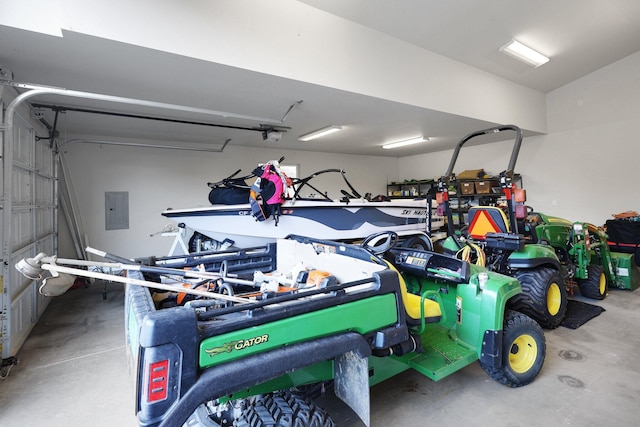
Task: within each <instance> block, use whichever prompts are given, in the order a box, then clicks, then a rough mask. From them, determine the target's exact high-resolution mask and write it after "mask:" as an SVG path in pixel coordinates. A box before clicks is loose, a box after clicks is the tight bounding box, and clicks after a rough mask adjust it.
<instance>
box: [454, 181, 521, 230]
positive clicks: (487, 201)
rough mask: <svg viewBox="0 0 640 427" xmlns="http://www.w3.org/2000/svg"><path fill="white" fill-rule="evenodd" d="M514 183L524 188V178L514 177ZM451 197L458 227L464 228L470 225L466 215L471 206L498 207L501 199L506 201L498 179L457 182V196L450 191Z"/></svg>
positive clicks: (455, 223) (455, 224) (455, 222)
mask: <svg viewBox="0 0 640 427" xmlns="http://www.w3.org/2000/svg"><path fill="white" fill-rule="evenodd" d="M513 181H514V182H515V183H516V184H517V185H518V187H519V188H522V176H520V175H519V174H516V175H514V176H513ZM449 196H450V199H449V200H450V206H451V213H452V216H453V220H454V226H456V227H462V226H463V225H465V224H467V223H468V220H467V218H466V215H465V214H466V213H467V212H468V211H469V208H470V207H471V206H497V205H498V204H499V202H500V199H503V200H504V195H503V194H502V189H501V188H500V182H499V181H498V178H497V177H496V178H485V179H459V180H457V181H456V188H455V194H454V193H453V192H452V191H450V192H449ZM505 203H506V201H505Z"/></svg>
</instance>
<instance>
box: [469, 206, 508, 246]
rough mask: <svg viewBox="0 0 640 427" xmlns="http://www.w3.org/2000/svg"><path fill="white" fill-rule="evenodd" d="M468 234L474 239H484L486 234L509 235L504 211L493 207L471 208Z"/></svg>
mask: <svg viewBox="0 0 640 427" xmlns="http://www.w3.org/2000/svg"><path fill="white" fill-rule="evenodd" d="M468 233H469V235H470V236H471V237H473V238H474V239H484V238H485V236H486V235H487V233H510V227H509V220H508V219H507V216H506V215H505V213H504V211H503V210H502V209H500V208H497V207H495V206H477V207H472V208H470V209H469V228H468Z"/></svg>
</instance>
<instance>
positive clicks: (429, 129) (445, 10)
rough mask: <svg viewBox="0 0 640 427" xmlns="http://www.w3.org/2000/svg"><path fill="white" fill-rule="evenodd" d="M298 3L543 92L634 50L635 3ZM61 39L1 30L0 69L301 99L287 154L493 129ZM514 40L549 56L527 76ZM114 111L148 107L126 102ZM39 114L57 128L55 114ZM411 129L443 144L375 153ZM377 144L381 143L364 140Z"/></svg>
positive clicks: (181, 134)
mask: <svg viewBox="0 0 640 427" xmlns="http://www.w3.org/2000/svg"><path fill="white" fill-rule="evenodd" d="M300 2H301V3H304V4H307V5H310V6H312V7H315V8H318V9H322V10H324V11H326V12H328V13H330V14H333V15H336V16H338V17H341V18H344V19H346V20H349V21H353V22H355V23H357V24H359V25H363V26H366V27H369V28H371V29H374V30H376V31H379V32H382V33H385V34H387V35H389V36H392V37H395V38H397V39H400V40H404V41H406V42H408V43H411V44H414V45H416V46H419V47H421V48H424V49H427V50H429V51H432V52H435V53H437V54H440V55H443V56H446V57H449V58H451V59H453V60H456V61H459V62H461V63H464V64H467V65H470V66H472V67H475V68H477V69H480V70H483V71H486V72H488V73H492V74H494V75H497V76H500V77H503V78H505V79H508V80H511V81H513V82H515V83H517V84H520V85H522V86H525V87H528V88H531V89H534V90H536V91H540V92H543V93H547V92H549V91H552V90H554V89H557V88H559V87H561V86H563V85H565V84H567V83H569V82H571V81H573V80H575V79H578V78H580V77H582V76H584V75H586V74H588V73H590V72H592V71H595V70H597V69H599V68H602V67H604V66H606V65H608V64H610V63H612V62H615V61H617V60H619V59H621V58H624V57H625V56H628V55H630V54H632V53H635V52H637V51H639V50H640V1H637V0H606V1H604V0H562V1H543V0H539V1H534V0H447V1H442V0H402V1H388V0H349V1H344V0H301V1H300ZM63 35H64V37H53V36H49V35H46V34H41V33H38V32H32V31H25V30H21V29H16V28H13V27H10V26H2V25H0V67H3V68H4V69H8V70H10V71H11V72H12V73H13V80H14V81H16V82H30V83H38V84H44V85H51V86H59V87H65V88H68V89H72V90H78V91H87V92H95V93H102V94H109V95H114V96H123V97H131V98H139V99H145V100H152V101H160V102H171V103H173V104H180V105H187V106H202V105H209V106H210V105H213V107H209V108H214V109H216V110H220V111H229V112H234V113H238V114H247V115H251V116H260V117H268V118H273V119H278V120H279V119H281V118H282V116H283V115H284V114H285V112H286V111H287V109H288V108H289V106H290V105H291V104H292V103H294V102H296V101H297V100H303V102H302V103H301V104H300V105H299V106H297V107H296V108H295V109H294V110H293V111H292V112H291V113H290V114H289V115H288V116H287V118H286V120H285V121H284V123H283V124H282V125H283V126H285V127H287V128H290V129H285V130H286V131H287V132H285V133H284V134H283V137H282V139H281V141H279V142H277V143H270V144H271V146H272V147H274V146H275V147H279V148H282V149H310V150H314V151H327V152H336V153H350V154H360V155H376V156H384V155H388V156H406V155H412V154H418V153H425V152H429V151H437V150H442V149H445V148H448V147H451V146H452V145H453V144H455V142H456V141H458V140H459V139H460V138H462V137H463V136H464V135H466V134H467V133H469V132H471V131H475V130H479V129H483V128H485V127H490V126H493V125H495V123H489V122H485V121H481V120H476V119H472V118H467V117H461V116H458V115H452V114H447V113H444V112H438V111H433V110H428V109H424V108H419V107H416V106H412V105H406V104H402V103H398V102H391V101H388V100H383V99H378V98H373V97H370V96H364V95H360V94H357V93H354V92H347V91H342V90H337V89H332V88H327V87H323V86H319V85H314V84H308V83H304V82H301V81H298V80H290V79H285V78H281V77H276V76H271V75H267V74H262V73H257V72H254V71H248V70H242V69H238V68H233V67H230V66H226V65H220V64H216V63H212V62H207V61H203V60H198V59H194V58H189V57H186V56H180V55H175V54H170V53H166V52H161V51H158V50H153V49H147V48H142V47H137V46H134V45H130V44H124V43H119V42H115V41H110V40H106V39H102V38H98V37H91V36H88V35H84V34H81V33H76V32H71V31H65V32H63ZM512 38H516V39H518V40H520V41H521V42H523V43H525V44H528V45H529V46H531V47H533V48H536V49H537V50H539V51H540V52H542V53H544V54H546V55H547V56H549V57H551V61H550V62H549V63H547V64H545V65H543V66H541V67H539V68H537V69H534V68H531V67H529V66H527V65H524V64H521V63H519V62H517V61H516V60H514V59H512V58H510V57H507V56H505V55H504V54H501V53H499V52H498V48H499V47H500V46H501V45H503V44H504V43H506V42H507V41H509V40H510V39H512ZM98 53H99V54H98ZM33 102H36V103H43V104H52V103H56V104H62V105H66V106H76V107H90V108H95V109H106V110H110V111H115V110H114V107H113V105H109V104H102V103H100V102H97V101H78V100H74V101H73V102H70V101H69V100H68V99H61V98H56V97H48V98H47V97H44V98H38V99H37V100H34V101H33ZM274 106H278V107H277V108H278V111H274ZM117 111H121V112H126V113H135V114H147V113H149V112H150V111H149V110H148V109H139V108H132V107H126V108H124V107H123V108H121V109H118V110H117ZM172 117H173V118H179V119H184V120H189V121H202V122H207V123H215V124H225V125H240V126H249V127H253V126H257V122H250V123H249V124H247V123H248V122H247V121H245V120H240V119H234V118H222V117H213V118H212V117H211V116H207V115H203V114H193V113H192V114H186V113H181V114H179V115H172ZM346 117H348V119H349V122H350V123H351V124H352V125H353V126H352V128H353V129H355V131H354V132H350V134H349V137H348V140H345V139H344V138H346V137H343V139H340V138H336V139H334V140H332V139H330V138H328V139H327V140H326V142H323V144H313V145H307V146H301V145H300V143H299V141H297V136H298V135H300V134H301V133H304V132H305V131H308V130H311V129H318V128H321V127H323V126H326V125H327V124H330V123H340V118H346ZM46 119H47V121H48V122H49V123H53V115H52V114H50V113H48V114H47V116H46ZM272 124H273V123H272ZM515 124H517V123H515ZM407 129H416V130H423V131H424V132H425V134H427V135H438V136H440V138H438V141H439V142H437V143H433V144H429V145H424V146H420V147H415V146H414V147H412V148H406V149H402V150H398V151H395V150H381V149H380V143H379V142H380V140H381V139H387V140H388V139H392V138H393V137H394V136H395V135H396V134H398V135H399V134H401V133H403V131H405V130H407ZM58 130H59V131H60V133H61V136H62V137H65V136H68V135H87V136H95V137H102V138H105V139H113V140H116V139H119V140H122V139H123V138H138V139H145V140H154V141H156V140H157V141H170V142H173V143H175V142H177V143H180V144H191V145H193V144H196V145H197V144H202V143H207V144H210V145H212V146H214V147H220V146H221V144H222V143H223V142H224V141H225V140H227V139H231V142H230V144H231V145H239V146H260V147H264V146H265V144H267V143H266V142H265V141H263V140H262V137H261V134H260V133H259V132H253V131H247V130H238V129H227V128H218V127H208V126H195V125H185V124H176V123H159V122H156V121H149V120H138V119H125V118H121V117H118V118H116V117H109V116H104V115H96V114H86V113H77V112H67V113H65V114H61V115H60V118H59V126H58ZM525 135H526V134H525ZM374 140H375V141H378V143H376V144H373V143H371V141H374ZM276 144H277V145H276ZM305 147H306V148H305Z"/></svg>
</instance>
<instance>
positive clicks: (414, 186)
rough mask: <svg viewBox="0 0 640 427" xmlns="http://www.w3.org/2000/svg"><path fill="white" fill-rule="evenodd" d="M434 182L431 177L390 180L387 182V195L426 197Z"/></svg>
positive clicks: (405, 197) (395, 197)
mask: <svg viewBox="0 0 640 427" xmlns="http://www.w3.org/2000/svg"><path fill="white" fill-rule="evenodd" d="M435 184H436V182H435V181H434V180H433V179H421V180H411V181H404V182H390V183H389V184H387V196H388V197H390V198H392V199H402V198H404V199H409V198H414V197H426V196H427V193H428V192H429V190H430V189H431V188H432V187H433V186H434V185H435Z"/></svg>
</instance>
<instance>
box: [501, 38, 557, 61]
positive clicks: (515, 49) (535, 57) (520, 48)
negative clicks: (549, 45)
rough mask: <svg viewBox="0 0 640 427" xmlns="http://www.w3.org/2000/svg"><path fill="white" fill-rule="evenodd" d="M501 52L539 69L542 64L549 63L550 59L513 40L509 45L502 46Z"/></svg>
mask: <svg viewBox="0 0 640 427" xmlns="http://www.w3.org/2000/svg"><path fill="white" fill-rule="evenodd" d="M500 52H504V53H506V54H508V55H511V56H513V57H514V58H516V59H519V60H520V61H523V62H526V63H527V64H529V65H533V66H534V67H535V68H538V67H539V66H541V65H542V64H546V63H547V62H549V58H547V57H546V56H544V55H543V54H541V53H540V52H536V51H535V50H533V49H531V48H530V47H527V46H525V45H523V44H522V43H520V42H519V41H517V40H511V41H510V42H509V43H507V44H505V45H504V46H502V47H501V48H500Z"/></svg>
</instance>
